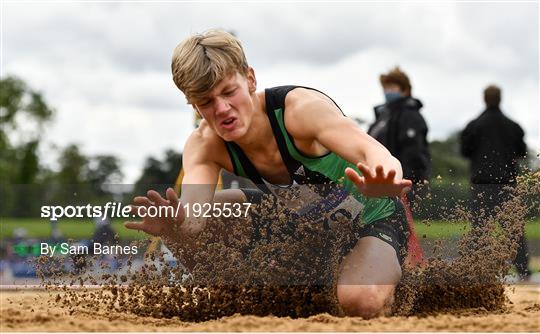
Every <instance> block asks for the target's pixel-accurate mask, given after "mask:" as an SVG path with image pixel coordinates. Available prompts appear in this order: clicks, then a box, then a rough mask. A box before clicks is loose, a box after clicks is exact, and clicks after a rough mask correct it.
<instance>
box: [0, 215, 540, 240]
mask: <svg viewBox="0 0 540 334" xmlns="http://www.w3.org/2000/svg"><path fill="white" fill-rule="evenodd" d="M58 226H59V228H60V231H61V232H62V234H63V235H64V237H66V238H72V239H75V240H78V239H88V238H91V237H92V235H93V233H94V223H93V221H91V220H75V219H72V220H63V221H61V222H59V223H58ZM112 227H113V229H114V231H115V232H116V233H118V235H119V237H120V238H121V239H142V238H145V234H144V233H143V232H138V231H133V230H128V229H127V228H125V227H124V226H123V221H120V220H115V221H113V223H112ZM16 228H24V229H26V231H27V232H28V234H27V235H28V237H29V238H48V237H49V236H50V233H51V227H50V224H49V222H48V220H40V219H25V218H0V239H4V238H9V237H11V236H12V235H13V230H14V229H16ZM415 228H416V233H417V234H418V236H419V237H422V236H423V235H424V234H425V235H426V238H428V239H440V238H443V239H447V238H456V237H459V236H460V235H462V234H463V233H464V232H466V231H467V230H468V228H469V225H468V224H467V223H464V222H452V223H450V222H446V221H433V222H430V223H429V224H426V223H424V222H422V221H420V222H417V223H416V224H415ZM525 235H526V237H527V238H529V239H535V240H540V219H536V220H534V221H529V222H527V224H526V225H525Z"/></svg>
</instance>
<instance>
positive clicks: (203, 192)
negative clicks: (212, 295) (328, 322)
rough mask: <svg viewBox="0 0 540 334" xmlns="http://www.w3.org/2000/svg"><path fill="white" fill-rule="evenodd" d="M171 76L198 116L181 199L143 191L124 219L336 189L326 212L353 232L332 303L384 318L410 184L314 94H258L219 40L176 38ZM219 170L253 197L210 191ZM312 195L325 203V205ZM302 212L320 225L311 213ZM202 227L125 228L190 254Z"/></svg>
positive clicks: (227, 40) (191, 220) (226, 39)
mask: <svg viewBox="0 0 540 334" xmlns="http://www.w3.org/2000/svg"><path fill="white" fill-rule="evenodd" d="M172 72H173V80H174V82H175V84H176V85H177V87H178V88H179V89H180V90H181V91H182V92H183V93H184V95H185V96H186V98H187V100H188V103H189V104H191V105H192V106H193V108H194V109H195V110H196V111H197V112H198V113H199V114H200V115H201V116H202V121H201V123H200V126H199V127H198V128H197V129H196V130H194V132H193V133H192V135H191V136H190V137H189V139H188V141H187V143H186V145H185V149H184V154H183V159H184V160H183V168H184V172H185V174H184V177H183V180H182V191H181V198H180V199H178V197H177V195H176V193H175V191H174V190H173V189H171V188H169V189H167V191H166V194H165V198H164V197H162V196H161V195H160V194H159V193H157V192H155V191H149V192H148V193H147V196H139V197H136V198H134V201H133V202H134V207H133V210H134V211H133V212H136V210H137V209H140V208H141V207H146V208H149V207H151V206H154V205H159V206H173V207H177V205H178V204H179V203H181V204H182V205H186V204H187V205H193V204H194V203H198V204H200V205H202V204H205V203H220V202H221V203H228V202H231V201H234V202H246V201H249V202H257V201H259V199H260V198H261V197H262V194H263V193H264V194H268V195H274V196H276V197H277V196H279V193H280V191H279V189H283V188H289V189H292V188H294V187H301V186H303V187H304V188H306V189H308V188H311V187H309V185H310V184H325V185H331V184H335V185H341V186H343V187H344V189H345V190H346V192H344V193H343V195H344V197H345V200H344V201H341V202H338V203H337V204H336V205H337V207H332V208H331V210H337V209H339V210H346V212H347V213H348V214H350V217H352V218H351V219H353V220H354V221H355V222H358V230H357V231H356V232H355V236H356V237H357V239H355V240H353V241H354V244H352V245H351V248H350V249H348V250H347V251H346V253H345V255H346V256H344V257H343V260H342V263H341V265H340V271H339V277H338V285H337V291H336V294H337V298H338V300H339V302H340V304H341V305H342V307H343V309H344V310H345V311H346V313H348V314H350V315H355V316H362V317H366V318H368V317H373V316H377V315H380V314H385V313H387V312H388V311H389V310H390V306H391V304H392V302H393V296H394V290H395V287H396V285H397V283H398V282H399V280H400V278H401V274H402V272H401V265H402V264H403V261H404V258H405V256H406V240H407V235H408V231H407V222H406V220H405V218H404V209H403V205H402V204H401V201H400V200H399V196H400V195H401V194H402V193H404V192H406V191H407V190H408V188H409V187H410V186H411V182H410V181H409V180H406V179H403V178H402V169H401V164H400V162H399V161H398V160H397V159H396V158H394V157H393V156H392V155H391V154H390V152H389V151H388V150H387V149H386V148H385V147H384V146H382V145H381V144H380V143H378V142H377V141H376V140H374V139H373V138H372V137H370V136H369V135H367V134H366V133H365V132H363V131H362V130H361V129H360V128H359V127H358V125H357V124H356V123H355V122H354V121H353V120H351V119H349V118H347V117H345V115H344V114H343V113H342V111H341V109H339V107H338V106H337V104H336V103H335V102H334V101H333V100H332V99H331V98H330V97H328V96H327V95H326V94H324V93H322V92H320V91H318V90H316V89H313V88H308V87H301V86H280V87H273V88H267V89H265V90H263V91H257V80H256V76H255V70H254V69H253V68H252V67H250V66H249V65H248V63H247V60H246V58H245V54H244V50H243V48H242V45H241V43H240V41H239V40H238V39H237V38H236V37H234V36H233V35H231V34H229V33H227V32H225V31H222V30H211V31H208V32H206V33H203V34H195V35H192V36H190V37H189V38H187V39H185V40H184V41H183V42H182V43H180V44H179V45H178V46H177V48H176V49H175V51H174V53H173V60H172ZM221 169H225V170H227V171H229V172H231V173H234V174H236V175H240V176H243V177H246V178H248V179H250V180H251V181H252V182H253V183H254V184H256V185H257V187H258V188H259V190H253V189H249V190H247V189H228V190H222V191H219V192H216V191H215V188H216V187H215V185H216V183H217V181H218V177H219V172H220V170H221ZM306 185H307V186H306ZM327 188H328V187H327ZM336 188H337V187H336ZM338 189H340V188H338ZM308 190H309V189H308ZM312 193H313V198H317V199H321V200H322V202H323V203H324V201H325V199H326V198H325V197H324V196H321V195H320V194H317V193H316V192H314V191H312ZM308 198H309V200H311V199H312V198H311V197H308ZM324 204H328V203H324ZM342 204H343V205H342ZM345 206H346V207H345ZM181 208H182V206H181ZM302 209H304V208H302ZM305 209H307V210H312V209H314V210H315V211H316V212H314V214H316V215H318V216H321V212H320V211H317V207H316V206H311V207H309V206H306V207H305ZM312 211H313V210H312ZM332 212H334V211H332ZM206 223H207V221H206V219H205V218H203V217H192V216H190V217H186V214H185V212H184V211H183V210H179V215H178V216H177V217H172V218H167V217H161V218H160V217H156V218H150V217H146V218H144V219H143V221H142V222H126V223H125V226H126V227H127V228H130V229H136V230H142V231H145V232H146V233H149V234H151V235H157V236H164V237H165V239H164V240H165V241H166V242H168V243H174V244H176V245H180V246H181V247H184V248H185V249H187V250H186V251H189V249H190V244H189V242H187V240H190V239H189V238H187V237H188V236H194V235H197V234H198V233H200V232H201V231H202V230H203V229H204V228H205V226H206ZM225 232H226V231H225ZM193 265H194V264H191V266H190V264H187V263H186V266H187V267H192V266H193Z"/></svg>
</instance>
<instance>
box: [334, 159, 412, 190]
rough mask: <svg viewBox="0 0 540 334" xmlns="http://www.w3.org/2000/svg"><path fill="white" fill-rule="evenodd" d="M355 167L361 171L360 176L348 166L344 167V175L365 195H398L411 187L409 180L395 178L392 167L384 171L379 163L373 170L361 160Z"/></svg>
mask: <svg viewBox="0 0 540 334" xmlns="http://www.w3.org/2000/svg"><path fill="white" fill-rule="evenodd" d="M356 167H358V170H360V172H362V176H361V175H360V174H358V172H356V171H355V170H354V169H352V168H349V167H347V168H346V169H345V175H347V177H348V178H349V179H350V180H351V181H352V182H353V183H354V184H355V185H356V187H358V190H359V191H360V192H361V193H362V194H364V196H366V197H386V196H400V195H401V194H404V193H406V192H408V191H409V190H410V189H411V186H412V182H411V180H406V179H402V180H398V179H396V171H395V170H393V169H391V170H389V171H388V173H385V172H384V168H383V166H381V165H378V166H377V167H375V170H373V169H371V168H370V167H368V166H366V165H364V164H363V163H361V162H359V163H358V164H356Z"/></svg>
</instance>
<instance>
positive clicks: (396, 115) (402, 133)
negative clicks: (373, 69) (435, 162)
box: [368, 97, 431, 183]
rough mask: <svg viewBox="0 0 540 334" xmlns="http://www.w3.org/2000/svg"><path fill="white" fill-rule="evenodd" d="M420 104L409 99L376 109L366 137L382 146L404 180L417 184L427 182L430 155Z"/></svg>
mask: <svg viewBox="0 0 540 334" xmlns="http://www.w3.org/2000/svg"><path fill="white" fill-rule="evenodd" d="M422 106H423V105H422V102H420V100H418V99H415V98H412V97H403V98H401V99H399V100H397V101H393V102H391V103H386V104H383V105H380V106H376V107H375V108H374V109H375V123H373V124H372V125H371V126H370V127H369V130H368V133H369V134H370V135H371V136H372V137H373V138H375V139H377V140H378V141H379V142H380V143H381V144H383V145H384V146H385V147H386V148H387V149H388V150H389V151H390V153H392V155H393V156H394V157H396V158H397V159H398V160H399V161H400V162H401V166H402V168H403V177H404V178H406V179H409V180H412V181H413V182H414V183H419V182H421V181H423V180H427V179H429V176H430V174H431V155H430V153H429V145H428V142H427V139H426V136H427V132H428V128H427V125H426V121H425V120H424V117H422V115H421V114H420V108H422Z"/></svg>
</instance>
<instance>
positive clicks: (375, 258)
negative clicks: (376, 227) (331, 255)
mask: <svg viewBox="0 0 540 334" xmlns="http://www.w3.org/2000/svg"><path fill="white" fill-rule="evenodd" d="M400 278H401V266H400V264H399V261H398V257H397V254H396V251H395V249H394V248H393V247H392V246H391V245H390V244H388V243H386V242H384V241H382V240H381V239H379V238H376V237H373V236H366V237H363V238H360V239H359V240H358V242H357V243H356V246H355V247H354V248H353V249H352V250H351V251H350V252H349V254H347V255H346V256H345V257H344V258H343V261H342V262H341V265H340V272H339V277H338V285H389V286H395V285H396V284H397V283H398V282H399V280H400Z"/></svg>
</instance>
